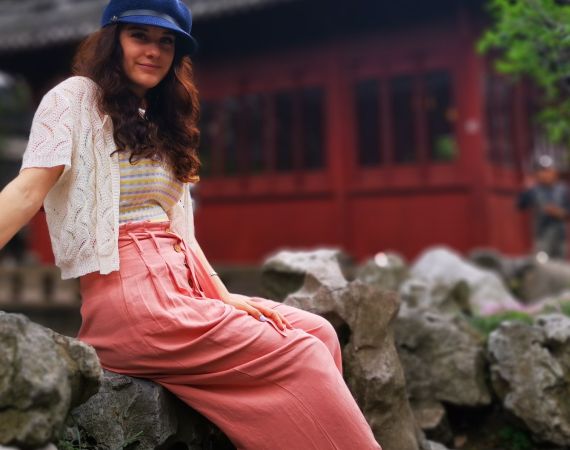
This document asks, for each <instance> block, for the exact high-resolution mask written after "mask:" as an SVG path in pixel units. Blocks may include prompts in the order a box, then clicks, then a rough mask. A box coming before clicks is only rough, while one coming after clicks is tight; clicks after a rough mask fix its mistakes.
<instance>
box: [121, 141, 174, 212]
mask: <svg viewBox="0 0 570 450" xmlns="http://www.w3.org/2000/svg"><path fill="white" fill-rule="evenodd" d="M129 156H130V152H119V169H120V174H121V194H120V199H119V223H126V222H138V221H143V220H150V221H153V222H154V221H162V220H168V216H167V214H166V211H168V210H169V209H170V208H171V207H172V206H174V205H175V204H176V202H177V201H178V200H180V198H181V197H182V194H183V192H184V191H183V189H184V184H183V183H181V182H180V181H178V180H177V179H176V178H175V177H174V174H173V173H172V171H171V170H170V169H169V168H168V167H167V166H166V163H161V162H157V161H152V160H151V159H147V158H145V159H140V160H138V161H137V162H135V163H134V164H131V163H130V162H129Z"/></svg>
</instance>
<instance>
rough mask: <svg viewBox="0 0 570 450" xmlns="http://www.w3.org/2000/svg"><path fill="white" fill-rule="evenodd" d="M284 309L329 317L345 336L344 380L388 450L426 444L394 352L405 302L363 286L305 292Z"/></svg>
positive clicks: (294, 296) (357, 283)
mask: <svg viewBox="0 0 570 450" xmlns="http://www.w3.org/2000/svg"><path fill="white" fill-rule="evenodd" d="M284 303H286V304H288V305H292V306H295V307H298V308H302V309H305V310H308V311H311V312H314V313H316V314H319V315H321V316H323V317H327V318H328V319H329V320H330V321H331V322H332V323H333V325H335V328H336V329H337V330H338V331H339V333H343V332H346V331H347V330H348V343H347V344H346V345H345V346H344V348H343V365H344V376H345V379H346V381H347V384H348V386H349V388H350V389H351V391H352V393H353V395H354V396H355V398H356V400H357V402H358V404H359V405H360V407H361V409H362V410H363V412H364V415H365V416H366V418H367V420H368V423H369V424H370V426H371V428H372V431H373V432H374V434H375V436H376V438H377V440H378V442H380V444H381V445H382V448H383V449H384V450H401V449H407V450H415V449H419V443H420V441H421V440H422V439H423V436H422V433H421V431H420V429H419V427H418V426H417V424H416V422H415V419H414V417H413V414H412V411H411V409H410V405H409V403H408V400H407V392H406V384H405V380H404V373H403V370H402V366H401V364H400V360H399V358H398V354H397V352H396V349H395V346H394V337H393V330H392V326H393V321H394V318H395V316H396V314H397V312H398V307H399V300H398V297H397V295H396V293H395V292H390V291H385V290H382V289H380V288H379V287H377V286H374V285H366V284H364V283H362V282H361V281H360V280H355V281H352V282H350V283H349V284H348V285H347V286H346V287H344V288H340V289H331V288H329V287H327V286H321V287H320V288H319V289H318V290H317V291H316V292H314V293H311V294H308V293H307V291H306V290H300V291H298V292H296V293H293V294H291V295H289V296H288V297H287V298H286V299H285V301H284Z"/></svg>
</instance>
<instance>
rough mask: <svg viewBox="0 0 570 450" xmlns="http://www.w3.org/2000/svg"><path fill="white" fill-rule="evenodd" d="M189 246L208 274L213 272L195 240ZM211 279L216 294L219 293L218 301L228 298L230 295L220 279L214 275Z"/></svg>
mask: <svg viewBox="0 0 570 450" xmlns="http://www.w3.org/2000/svg"><path fill="white" fill-rule="evenodd" d="M190 245H191V247H192V250H194V253H195V254H196V257H197V258H199V259H200V262H201V263H202V265H203V266H204V267H205V268H206V269H207V270H208V273H212V272H215V270H214V268H213V267H212V265H211V264H210V263H209V261H208V258H206V255H205V254H204V251H203V250H202V247H200V244H198V241H197V240H196V239H195V238H194V239H193V240H192V241H191V242H190ZM211 278H212V282H213V283H214V285H215V286H216V288H217V290H218V292H219V293H220V297H221V299H220V300H225V299H226V298H228V297H229V295H230V292H229V291H228V289H227V288H226V286H225V285H224V283H223V282H222V280H221V279H220V277H219V276H216V275H214V276H213V277H211Z"/></svg>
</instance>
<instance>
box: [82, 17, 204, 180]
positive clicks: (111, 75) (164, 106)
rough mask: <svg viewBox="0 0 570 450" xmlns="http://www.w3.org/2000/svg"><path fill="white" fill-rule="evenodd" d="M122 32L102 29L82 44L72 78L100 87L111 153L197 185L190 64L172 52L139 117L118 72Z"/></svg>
mask: <svg viewBox="0 0 570 450" xmlns="http://www.w3.org/2000/svg"><path fill="white" fill-rule="evenodd" d="M121 27H122V24H112V25H109V26H106V27H104V28H102V29H100V30H98V31H96V32H94V33H92V34H90V35H89V36H88V37H87V38H86V39H85V40H84V41H83V42H81V44H80V45H79V48H78V49H77V52H76V53H75V56H74V58H73V66H72V71H73V74H74V75H82V76H85V77H88V78H90V79H92V80H93V81H94V82H95V83H97V85H98V86H99V87H100V88H101V89H100V90H99V95H98V98H97V107H98V108H99V111H100V112H101V114H108V115H109V116H110V117H111V119H112V121H113V137H114V138H115V143H116V144H117V146H118V149H117V150H116V151H125V149H127V148H129V149H130V150H132V155H131V157H130V161H131V163H133V162H134V161H136V160H139V159H141V158H151V159H153V160H159V161H166V162H168V163H169V164H170V166H171V167H172V168H173V171H174V175H175V176H176V178H177V179H178V180H180V181H182V182H191V183H197V182H198V181H199V180H200V177H199V176H198V175H197V173H198V170H199V168H200V166H201V163H200V160H199V158H198V154H197V149H198V144H199V142H200V131H199V129H198V120H199V115H200V103H199V100H198V90H197V88H196V86H195V84H194V77H193V71H192V62H191V60H190V58H189V57H188V56H187V55H185V54H182V53H181V52H179V51H178V48H175V54H174V60H173V62H172V66H171V67H170V70H169V71H168V73H167V74H166V76H165V77H164V79H162V80H161V82H160V83H159V84H158V85H157V86H155V87H154V88H152V89H149V90H148V91H147V93H146V102H147V105H146V110H145V117H144V118H143V117H141V115H140V114H139V111H138V109H139V107H140V98H139V97H137V96H136V94H135V93H134V92H133V91H132V90H131V89H129V87H128V83H129V80H128V78H127V76H126V75H125V73H124V71H123V68H122V60H123V50H122V47H121V44H120V41H119V33H120V31H121Z"/></svg>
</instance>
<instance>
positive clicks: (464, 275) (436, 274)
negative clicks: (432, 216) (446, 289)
mask: <svg viewBox="0 0 570 450" xmlns="http://www.w3.org/2000/svg"><path fill="white" fill-rule="evenodd" d="M411 276H412V277H413V278H419V279H422V280H424V281H426V282H428V283H429V284H430V285H433V284H443V285H447V286H450V287H451V286H454V285H456V283H458V282H459V281H464V282H466V283H467V284H468V286H469V289H470V296H469V303H470V307H471V310H472V311H473V313H474V314H478V315H488V314H493V313H496V312H499V311H504V310H520V309H522V305H521V304H520V303H519V302H518V301H517V300H516V299H515V298H514V297H513V296H512V295H511V293H510V292H509V290H508V289H507V288H506V286H505V285H504V284H503V282H502V280H501V279H500V278H499V276H498V275H497V274H495V273H494V272H491V271H489V270H485V269H481V268H479V267H476V266H475V265H474V264H471V263H470V262H468V261H466V260H464V259H463V258H462V257H461V256H460V255H459V254H458V253H457V252H455V251H453V250H451V249H448V248H445V247H435V248H431V249H428V250H426V251H425V252H424V253H423V254H422V255H420V257H419V258H418V260H417V261H416V262H415V263H414V265H413V266H412V268H411Z"/></svg>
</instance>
